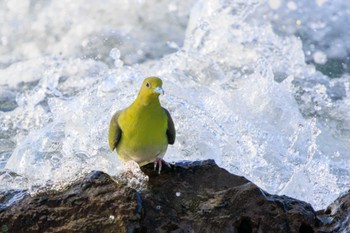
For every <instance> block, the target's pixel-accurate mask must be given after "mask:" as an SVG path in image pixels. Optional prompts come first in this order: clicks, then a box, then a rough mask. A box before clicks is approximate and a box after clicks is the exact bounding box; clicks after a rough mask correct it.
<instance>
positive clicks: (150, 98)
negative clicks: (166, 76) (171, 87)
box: [137, 77, 164, 104]
mask: <svg viewBox="0 0 350 233" xmlns="http://www.w3.org/2000/svg"><path fill="white" fill-rule="evenodd" d="M162 85H163V82H162V80H161V79H160V78H157V77H148V78H145V80H143V83H142V86H141V89H140V92H139V95H138V97H137V98H138V99H140V100H142V102H144V104H149V103H152V102H157V101H158V97H159V95H160V94H164V90H163V88H162Z"/></svg>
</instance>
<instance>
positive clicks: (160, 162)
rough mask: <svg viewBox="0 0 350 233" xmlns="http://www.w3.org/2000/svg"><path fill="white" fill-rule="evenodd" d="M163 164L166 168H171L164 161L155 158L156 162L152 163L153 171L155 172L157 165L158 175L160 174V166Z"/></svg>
mask: <svg viewBox="0 0 350 233" xmlns="http://www.w3.org/2000/svg"><path fill="white" fill-rule="evenodd" d="M163 163H164V164H165V165H166V166H168V167H169V168H171V166H170V164H169V163H167V162H165V160H163V159H160V158H157V159H156V161H154V170H155V171H156V170H157V165H158V174H160V172H161V171H162V164H163Z"/></svg>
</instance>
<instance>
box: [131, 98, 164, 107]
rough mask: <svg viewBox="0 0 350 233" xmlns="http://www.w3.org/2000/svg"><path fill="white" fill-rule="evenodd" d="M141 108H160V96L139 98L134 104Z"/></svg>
mask: <svg viewBox="0 0 350 233" xmlns="http://www.w3.org/2000/svg"><path fill="white" fill-rule="evenodd" d="M134 104H135V105H137V106H139V107H151V106H152V107H157V106H159V107H160V102H159V98H158V96H156V95H154V96H138V97H137V98H136V100H135V102H134Z"/></svg>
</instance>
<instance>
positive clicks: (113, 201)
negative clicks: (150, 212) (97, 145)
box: [0, 172, 141, 232]
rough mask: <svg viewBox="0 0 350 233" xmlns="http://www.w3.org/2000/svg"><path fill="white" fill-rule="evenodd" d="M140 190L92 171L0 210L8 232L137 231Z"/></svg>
mask: <svg viewBox="0 0 350 233" xmlns="http://www.w3.org/2000/svg"><path fill="white" fill-rule="evenodd" d="M138 199H139V194H138V193H137V192H136V191H135V190H133V189H131V188H128V187H127V186H126V185H124V184H118V183H117V182H115V181H114V180H113V179H112V178H111V177H110V176H108V175H107V174H105V173H103V172H92V173H91V174H89V175H88V176H87V177H86V178H85V179H83V180H80V181H78V182H76V183H75V184H73V185H72V186H71V187H69V188H68V189H67V190H65V191H62V192H49V193H41V194H38V195H37V196H35V197H30V196H26V197H25V198H24V199H23V200H21V201H20V202H18V203H17V204H16V205H12V206H11V207H9V208H7V209H3V210H2V211H1V212H0V227H1V229H3V232H4V229H5V230H6V231H5V232H7V231H8V232H134V230H135V229H137V227H138V226H139V221H140V216H141V215H140V214H141V212H140V211H138V210H140V208H139V203H138V201H137V200H138Z"/></svg>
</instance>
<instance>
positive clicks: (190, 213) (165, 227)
mask: <svg viewBox="0 0 350 233" xmlns="http://www.w3.org/2000/svg"><path fill="white" fill-rule="evenodd" d="M142 170H143V171H144V172H145V173H146V174H147V175H149V177H150V182H149V183H150V184H149V191H148V192H145V193H143V197H144V198H143V207H144V212H143V219H142V223H141V226H142V227H143V228H144V229H148V230H149V231H148V232H242V233H243V232H286V233H287V232H291V233H292V232H293V233H294V232H295V233H297V232H304V233H308V232H314V230H313V229H315V228H316V226H317V224H318V220H317V218H316V215H315V212H314V210H313V209H312V207H311V206H310V205H309V204H307V203H305V202H302V201H298V200H295V199H292V198H289V197H286V196H282V197H280V196H276V195H270V194H268V193H266V192H264V191H263V190H261V189H260V188H259V187H257V186H256V185H255V184H253V183H251V182H250V181H248V180H247V179H245V178H244V177H239V176H235V175H232V174H230V173H229V172H227V171H226V170H224V169H222V168H219V167H218V166H217V165H216V164H215V163H214V162H213V161H205V162H202V163H197V164H196V163H194V164H192V165H187V166H186V167H181V166H176V167H175V168H174V169H173V170H166V171H163V172H162V174H161V175H158V174H157V173H154V172H153V171H152V167H151V166H150V165H149V166H146V167H144V168H142Z"/></svg>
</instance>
